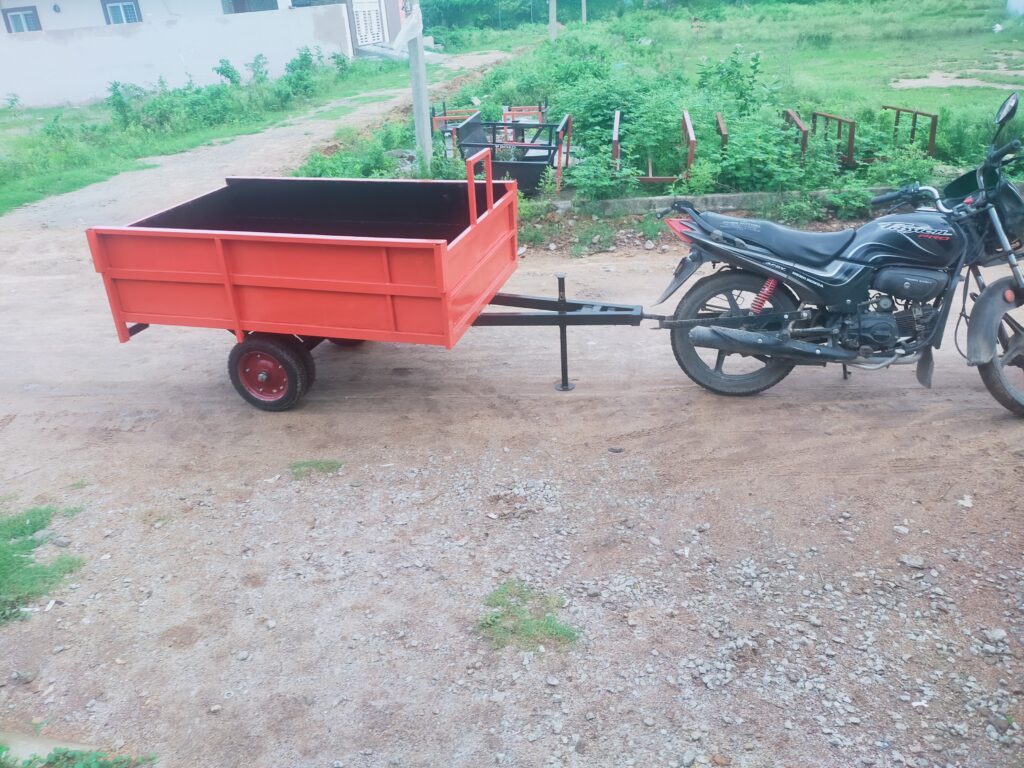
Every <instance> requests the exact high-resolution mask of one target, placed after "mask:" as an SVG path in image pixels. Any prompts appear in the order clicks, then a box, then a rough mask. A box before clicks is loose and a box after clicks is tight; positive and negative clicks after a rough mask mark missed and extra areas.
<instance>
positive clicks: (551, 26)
mask: <svg viewBox="0 0 1024 768" xmlns="http://www.w3.org/2000/svg"><path fill="white" fill-rule="evenodd" d="M555 2H556V0H548V39H550V40H551V42H554V41H555V40H556V39H558V21H557V19H556V18H555V17H556V16H557V13H556V11H557V8H556V7H555Z"/></svg>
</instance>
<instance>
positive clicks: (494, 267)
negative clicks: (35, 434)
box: [88, 150, 641, 411]
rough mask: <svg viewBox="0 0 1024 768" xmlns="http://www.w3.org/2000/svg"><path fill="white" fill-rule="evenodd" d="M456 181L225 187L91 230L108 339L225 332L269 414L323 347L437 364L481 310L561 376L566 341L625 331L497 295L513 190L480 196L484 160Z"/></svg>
mask: <svg viewBox="0 0 1024 768" xmlns="http://www.w3.org/2000/svg"><path fill="white" fill-rule="evenodd" d="M480 163H483V165H484V171H485V180H484V181H478V180H476V178H475V175H474V171H475V169H476V167H477V166H478V165H479V164H480ZM466 170H467V180H466V181H395V180H378V179H300V178H259V179H257V178H231V179H228V180H227V183H226V185H225V186H223V187H221V188H220V189H217V190H214V191H213V192H210V193H208V194H206V195H202V196H200V197H197V198H195V199H194V200H190V201H188V202H186V203H183V204H181V205H178V206H175V207H174V208H170V209H168V210H166V211H163V212H161V213H158V214H155V215H153V216H149V217H147V218H145V219H142V220H140V221H137V222H135V223H133V224H129V225H128V226H124V227H94V228H91V229H89V230H88V238H89V247H90V249H91V251H92V257H93V262H94V264H95V266H96V271H97V272H99V273H100V274H101V275H102V276H103V282H104V285H105V286H106V290H107V298H108V300H109V302H110V309H111V312H112V313H113V316H114V323H115V326H116V328H117V333H118V337H119V338H120V340H121V341H122V342H125V341H128V340H129V339H131V338H132V336H134V335H135V334H136V333H138V332H139V331H141V330H144V329H146V328H148V327H149V326H150V325H181V326H197V327H203V328H222V329H226V330H229V331H231V332H232V333H234V335H235V338H236V342H237V343H236V344H235V346H234V348H233V349H232V351H231V354H230V356H229V361H228V372H229V375H230V377H231V381H232V383H233V384H234V386H235V388H236V389H237V390H238V392H239V394H240V395H241V396H242V397H243V398H245V399H246V400H247V401H248V402H250V403H251V404H253V405H255V406H257V407H259V408H262V409H264V410H274V411H279V410H285V409H287V408H290V407H292V406H293V405H295V404H296V403H297V402H298V401H299V400H300V399H301V398H302V396H303V395H304V394H305V393H306V391H307V390H308V388H309V386H310V385H311V384H312V382H313V379H314V378H315V373H316V370H315V365H314V362H313V357H312V354H311V351H312V349H313V348H314V347H316V345H317V344H319V343H320V342H321V341H323V340H325V339H329V340H332V341H335V342H337V343H342V344H351V343H359V342H362V341H394V342H405V343H413V344H436V345H440V346H444V347H447V348H451V347H452V346H454V344H455V343H456V342H457V341H458V340H459V339H460V338H461V337H462V335H463V334H464V333H465V332H466V330H467V329H468V328H469V326H471V325H473V324H474V323H475V322H478V318H479V316H480V314H481V311H482V310H483V309H484V308H485V307H486V306H487V305H488V304H497V305H502V306H513V307H520V308H525V309H530V310H535V311H533V312H526V313H522V312H520V313H503V314H488V315H486V316H485V317H484V318H480V320H479V322H478V324H489V325H498V324H501V325H557V326H560V327H561V329H562V335H563V371H564V368H565V366H564V334H565V327H566V325H569V324H580V323H582V322H588V319H589V322H590V323H599V324H624V323H628V324H635V325H639V323H640V319H641V317H640V315H641V310H640V308H639V307H622V306H619V305H599V304H589V303H580V302H568V301H567V300H566V299H565V296H564V289H563V290H562V291H561V292H560V298H559V299H558V300H555V299H543V298H534V297H522V296H510V295H505V294H499V293H498V291H499V289H500V288H501V286H502V285H503V284H504V282H505V281H506V280H507V279H508V277H509V276H510V275H511V274H512V272H513V271H514V270H515V268H516V263H517V260H516V250H517V244H516V214H517V198H516V184H515V182H511V181H494V180H493V178H492V171H491V158H490V153H489V151H487V150H484V151H482V152H480V153H478V154H476V155H475V156H474V157H472V158H469V160H467V161H466ZM562 383H563V384H565V385H566V387H567V386H568V380H567V378H566V377H565V376H564V375H563V382H562Z"/></svg>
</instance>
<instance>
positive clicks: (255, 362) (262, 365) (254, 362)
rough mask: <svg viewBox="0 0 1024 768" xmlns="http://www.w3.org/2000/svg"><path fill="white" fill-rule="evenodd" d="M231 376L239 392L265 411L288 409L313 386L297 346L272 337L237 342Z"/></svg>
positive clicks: (232, 358) (229, 356) (231, 365)
mask: <svg viewBox="0 0 1024 768" xmlns="http://www.w3.org/2000/svg"><path fill="white" fill-rule="evenodd" d="M228 375H229V376H230V377H231V383H232V384H233V385H234V387H235V390H237V392H238V394H240V395H241V396H242V398H243V399H244V400H245V401H246V402H248V403H249V404H250V405H254V406H256V407H257V408H259V409H261V410H264V411H286V410H288V409H289V408H291V407H292V406H294V405H295V404H296V403H297V402H299V400H300V399H301V398H302V396H303V395H305V394H306V390H307V389H308V388H309V374H308V373H307V371H306V365H305V362H304V361H303V360H302V357H301V355H300V354H299V352H298V350H297V349H296V348H295V345H293V344H290V343H288V342H286V341H282V340H280V339H276V338H272V337H268V336H250V337H249V338H247V339H246V340H245V341H243V342H242V343H241V344H235V346H234V347H233V348H232V350H231V354H230V355H228Z"/></svg>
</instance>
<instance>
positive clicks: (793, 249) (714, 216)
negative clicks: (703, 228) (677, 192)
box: [700, 212, 855, 267]
mask: <svg viewBox="0 0 1024 768" xmlns="http://www.w3.org/2000/svg"><path fill="white" fill-rule="evenodd" d="M700 217H701V218H702V219H703V220H704V221H705V222H707V223H708V224H709V225H710V226H712V227H714V228H715V229H718V230H721V231H722V233H723V234H727V235H732V236H733V237H738V238H740V239H741V240H743V241H745V242H747V243H751V244H753V245H759V246H761V247H762V248H766V249H767V250H769V251H771V252H772V253H773V254H775V255H776V256H778V257H779V258H780V259H785V260H786V261H793V262H796V263H798V264H807V265H809V266H814V267H822V266H824V265H826V264H828V263H829V262H830V261H832V260H833V259H835V258H836V256H838V255H839V254H840V253H841V252H842V251H843V250H844V249H845V248H846V246H848V245H849V244H850V241H851V240H853V236H854V233H855V230H853V229H844V230H842V231H841V232H804V231H802V230H799V229H792V228H791V227H784V226H782V225H781V224H774V223H772V222H770V221H764V220H762V219H742V218H740V217H738V216H724V215H722V214H720V213H710V212H708V213H701V214H700Z"/></svg>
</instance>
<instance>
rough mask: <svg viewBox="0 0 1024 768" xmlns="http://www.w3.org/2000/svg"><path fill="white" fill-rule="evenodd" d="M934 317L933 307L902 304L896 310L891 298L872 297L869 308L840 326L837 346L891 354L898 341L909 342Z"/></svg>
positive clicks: (925, 328) (929, 324)
mask: <svg viewBox="0 0 1024 768" xmlns="http://www.w3.org/2000/svg"><path fill="white" fill-rule="evenodd" d="M937 314H938V313H937V311H936V309H935V307H933V306H931V305H930V304H925V303H924V302H919V301H907V302H903V308H902V309H897V307H896V302H895V301H894V300H893V298H892V297H890V296H875V297H874V298H873V299H872V300H871V304H870V307H869V309H867V310H865V311H863V312H860V313H859V314H858V315H856V316H854V317H852V318H850V319H849V320H848V321H847V322H846V323H845V324H844V325H843V332H842V335H841V336H840V343H841V344H842V345H843V346H844V347H846V348H847V349H862V348H864V347H870V348H871V350H872V351H875V352H888V351H892V350H894V349H895V348H896V346H897V344H898V343H899V342H900V341H905V340H907V341H909V340H913V339H915V338H917V337H918V336H920V335H921V334H923V333H925V332H926V331H928V330H929V329H930V328H931V325H932V323H933V322H934V320H935V318H936V316H937Z"/></svg>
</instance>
